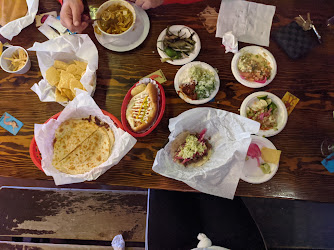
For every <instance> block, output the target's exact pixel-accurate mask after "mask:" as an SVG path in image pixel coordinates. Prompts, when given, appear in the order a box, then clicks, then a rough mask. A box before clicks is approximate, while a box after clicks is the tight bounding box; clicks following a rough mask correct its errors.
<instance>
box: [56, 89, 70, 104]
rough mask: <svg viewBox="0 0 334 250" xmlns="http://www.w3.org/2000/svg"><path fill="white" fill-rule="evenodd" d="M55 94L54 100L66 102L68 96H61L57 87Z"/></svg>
mask: <svg viewBox="0 0 334 250" xmlns="http://www.w3.org/2000/svg"><path fill="white" fill-rule="evenodd" d="M55 96H56V102H68V98H67V97H65V96H63V95H62V94H61V92H60V91H59V89H56V93H55Z"/></svg>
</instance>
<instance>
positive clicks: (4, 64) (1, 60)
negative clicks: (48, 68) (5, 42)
mask: <svg viewBox="0 0 334 250" xmlns="http://www.w3.org/2000/svg"><path fill="white" fill-rule="evenodd" d="M18 49H22V50H23V51H24V52H25V53H26V55H27V61H26V63H25V65H24V66H23V67H22V68H21V69H19V70H17V71H11V70H10V64H11V62H10V61H9V60H7V59H5V58H11V57H12V55H13V53H14V52H15V51H17V50H18ZM0 66H1V68H2V69H3V70H4V71H6V72H8V73H14V74H25V73H27V72H28V70H29V69H30V67H31V62H30V58H29V55H28V52H27V51H26V50H25V49H24V48H22V47H20V46H11V47H8V48H7V49H6V50H5V51H4V52H3V53H2V55H1V57H0Z"/></svg>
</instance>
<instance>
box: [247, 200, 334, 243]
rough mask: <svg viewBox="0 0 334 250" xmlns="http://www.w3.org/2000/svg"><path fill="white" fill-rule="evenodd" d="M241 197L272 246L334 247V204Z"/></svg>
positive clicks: (267, 241)
mask: <svg viewBox="0 0 334 250" xmlns="http://www.w3.org/2000/svg"><path fill="white" fill-rule="evenodd" d="M242 199H243V201H244V203H245V204H246V206H247V207H248V209H249V211H250V213H251V214H252V216H253V218H254V220H255V221H256V222H257V224H258V226H259V228H260V230H261V232H262V234H263V237H264V239H265V241H266V244H267V246H268V248H269V249H297V248H298V249H334V204H332V203H316V202H309V201H296V200H283V199H264V198H242Z"/></svg>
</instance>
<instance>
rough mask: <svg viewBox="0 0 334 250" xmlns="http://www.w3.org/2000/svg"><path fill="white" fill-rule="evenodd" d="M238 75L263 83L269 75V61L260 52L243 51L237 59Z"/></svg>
mask: <svg viewBox="0 0 334 250" xmlns="http://www.w3.org/2000/svg"><path fill="white" fill-rule="evenodd" d="M238 70H239V72H240V76H241V77H242V78H243V79H245V80H247V81H250V82H258V83H265V82H266V81H267V79H269V78H270V75H271V66H270V63H269V61H268V60H267V59H266V58H264V57H263V56H262V55H260V54H252V53H248V52H247V53H244V54H243V55H241V56H240V58H239V61H238Z"/></svg>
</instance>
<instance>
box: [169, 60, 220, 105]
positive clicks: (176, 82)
mask: <svg viewBox="0 0 334 250" xmlns="http://www.w3.org/2000/svg"><path fill="white" fill-rule="evenodd" d="M195 65H200V66H201V67H203V68H205V69H208V70H210V71H212V72H214V74H215V80H216V89H215V90H213V91H212V93H211V95H210V96H209V97H208V98H205V99H200V100H192V99H190V98H189V97H188V96H187V95H185V94H184V93H183V92H182V91H181V89H180V83H183V82H180V81H181V80H180V79H181V78H182V76H183V74H184V73H186V71H187V70H188V69H189V68H191V67H192V66H195ZM219 87H220V80H219V76H218V74H217V72H216V70H215V69H214V68H213V67H212V66H211V65H209V64H207V63H205V62H200V61H195V62H190V63H187V64H185V65H183V66H182V67H181V68H180V69H179V70H178V71H177V73H176V75H175V78H174V88H175V91H176V93H177V94H178V95H179V97H180V98H181V99H182V100H184V101H185V102H187V103H190V104H195V105H198V104H204V103H207V102H209V101H211V100H212V99H213V98H214V97H215V96H216V95H217V93H218V91H219Z"/></svg>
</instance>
